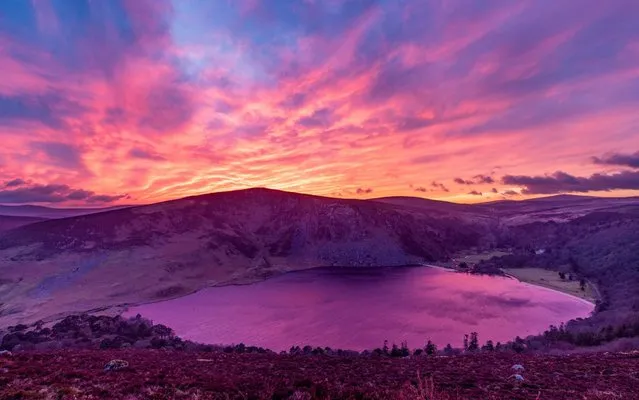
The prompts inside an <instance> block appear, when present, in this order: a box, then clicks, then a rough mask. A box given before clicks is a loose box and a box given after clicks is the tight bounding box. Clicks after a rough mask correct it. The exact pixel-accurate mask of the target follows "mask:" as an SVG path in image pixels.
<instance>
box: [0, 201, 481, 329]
mask: <svg viewBox="0 0 639 400" xmlns="http://www.w3.org/2000/svg"><path fill="white" fill-rule="evenodd" d="M487 232H488V228H487V227H486V226H485V225H481V224H476V223H471V222H466V221H465V220H464V219H460V218H453V217H451V216H450V215H448V214H441V213H434V212H429V211H425V210H418V209H412V208H404V207H399V206H396V205H392V204H383V203H379V202H371V201H358V200H342V199H332V198H324V197H315V196H307V195H300V194H294V193H286V192H278V191H272V190H266V189H251V190H245V191H238V192H228V193H218V194H212V195H204V196H197V197H191V198H185V199H181V200H175V201H170V202H166V203H160V204H154V205H150V206H141V207H133V208H127V209H122V210H115V211H109V212H103V213H100V214H92V215H84V216H78V217H73V218H65V219H58V220H50V221H45V222H41V223H37V224H32V225H28V226H23V227H20V228H18V229H14V230H12V231H10V232H7V233H5V234H4V235H3V236H2V237H0V268H1V269H2V271H3V276H4V277H6V278H5V279H6V281H7V282H6V283H5V284H4V285H2V286H0V296H1V297H0V298H2V299H3V300H5V303H6V304H5V306H4V311H2V309H0V312H2V314H0V318H2V315H4V316H7V315H8V314H14V315H15V314H20V313H26V312H28V310H27V308H28V307H29V306H36V305H37V307H36V308H42V307H47V308H51V309H50V310H49V311H52V313H56V312H62V311H65V310H68V309H69V310H78V311H79V310H82V309H89V308H93V307H103V306H107V305H113V304H120V303H123V302H140V301H149V300H154V299H160V298H166V297H174V296H178V295H181V294H184V293H188V292H190V291H193V290H197V289H199V288H202V287H204V286H208V285H215V284H225V283H243V282H250V281H254V280H259V279H263V278H264V277H266V276H270V275H273V274H277V273H281V272H284V271H289V270H295V269H303V268H310V267H318V266H332V265H336V266H392V265H406V264H415V263H421V262H428V261H435V260H445V259H447V258H448V257H449V256H450V254H451V253H452V252H453V251H455V250H458V249H461V248H467V247H470V246H473V245H476V244H478V243H479V242H480V240H482V239H483V238H485V236H486V234H487ZM53 299H55V301H53ZM6 300H8V301H6ZM54 305H55V307H54ZM54 308H55V309H54ZM20 315H21V314H20Z"/></svg>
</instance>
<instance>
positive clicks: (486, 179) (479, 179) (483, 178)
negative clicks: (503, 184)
mask: <svg viewBox="0 0 639 400" xmlns="http://www.w3.org/2000/svg"><path fill="white" fill-rule="evenodd" d="M473 180H474V181H475V183H477V184H482V183H487V184H490V183H495V180H494V179H493V177H492V176H489V175H481V174H480V175H475V176H474V177H473Z"/></svg>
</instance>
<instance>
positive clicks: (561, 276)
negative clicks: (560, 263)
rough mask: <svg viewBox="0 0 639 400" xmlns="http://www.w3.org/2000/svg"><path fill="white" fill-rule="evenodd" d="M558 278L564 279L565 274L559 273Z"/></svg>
mask: <svg viewBox="0 0 639 400" xmlns="http://www.w3.org/2000/svg"><path fill="white" fill-rule="evenodd" d="M559 277H560V278H561V280H564V279H566V273H565V272H560V273H559Z"/></svg>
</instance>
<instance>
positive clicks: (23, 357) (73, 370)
mask: <svg viewBox="0 0 639 400" xmlns="http://www.w3.org/2000/svg"><path fill="white" fill-rule="evenodd" d="M113 359H122V360H125V361H127V362H128V363H129V365H128V367H126V368H124V369H122V370H118V371H110V372H107V371H104V370H103V368H104V365H105V364H106V363H107V362H109V360H113ZM513 364H521V365H523V366H524V367H525V371H523V372H520V373H521V374H522V375H523V377H524V379H523V381H521V382H517V381H516V380H515V379H514V377H513V373H514V372H513V369H512V368H511V367H512V366H513ZM638 370H639V354H632V353H630V354H623V353H616V354H615V353H601V354H581V355H579V354H575V355H571V356H549V355H523V354H522V355H518V354H510V353H491V354H485V353H482V354H477V355H462V356H451V357H426V356H419V357H410V358H406V359H399V358H396V359H390V358H386V357H342V356H304V355H277V354H236V353H233V354H226V353H221V352H214V353H192V352H181V351H165V350H133V349H128V350H64V351H62V350H61V351H52V352H41V353H35V352H26V353H18V354H14V355H13V356H10V357H0V399H34V400H35V399H105V398H108V399H130V400H133V399H185V400H186V399H220V400H229V399H232V400H235V399H238V400H240V399H244V400H245V399H255V400H261V399H264V400H266V399H269V400H274V399H278V400H312V399H322V400H329V399H330V400H337V399H359V400H364V399H378V400H394V399H398V400H399V399H402V400H471V399H472V400H478V399H482V400H499V399H508V400H534V399H538V400H559V399H581V400H618V399H629V400H630V399H636V398H637V397H636V394H637V392H636V389H637V387H639V375H637V372H636V371H638Z"/></svg>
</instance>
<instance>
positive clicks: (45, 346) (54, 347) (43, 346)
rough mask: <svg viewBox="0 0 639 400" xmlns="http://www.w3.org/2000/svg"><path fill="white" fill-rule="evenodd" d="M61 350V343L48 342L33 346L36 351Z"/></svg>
mask: <svg viewBox="0 0 639 400" xmlns="http://www.w3.org/2000/svg"><path fill="white" fill-rule="evenodd" d="M61 348H62V343H60V342H56V341H48V342H42V343H37V344H35V349H36V350H57V349H61Z"/></svg>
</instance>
